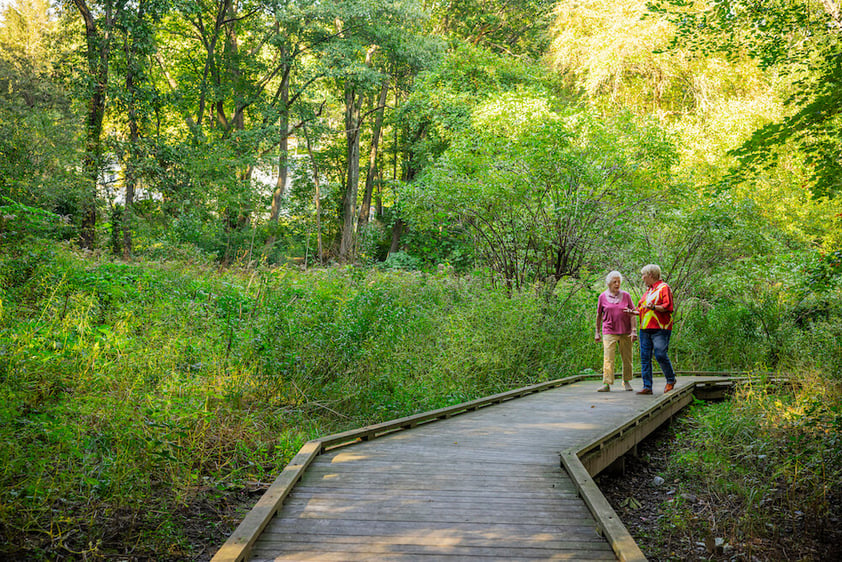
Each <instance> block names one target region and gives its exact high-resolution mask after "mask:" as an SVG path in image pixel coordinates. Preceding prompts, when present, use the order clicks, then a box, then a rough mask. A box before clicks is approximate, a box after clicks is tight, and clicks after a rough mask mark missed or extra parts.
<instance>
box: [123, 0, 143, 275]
mask: <svg viewBox="0 0 842 562" xmlns="http://www.w3.org/2000/svg"><path fill="white" fill-rule="evenodd" d="M143 12H144V2H143V0H140V1H139V2H138V8H137V18H138V21H143ZM136 44H137V39H130V36H129V34H128V33H127V34H126V40H125V45H124V48H125V53H126V93H127V94H128V95H129V115H128V117H129V150H128V153H127V158H126V161H125V163H124V167H125V170H126V185H125V187H126V201H125V207H124V210H123V224H122V227H123V259H124V260H128V259H130V258H131V256H132V223H133V218H134V217H133V206H134V195H135V189H136V186H137V184H138V181H139V180H138V177H137V167H136V165H135V164H136V161H137V159H138V145H139V144H140V128H139V127H138V123H137V99H136V94H137V92H136V89H135V74H136V64H137V60H136V54H137V48H136Z"/></svg>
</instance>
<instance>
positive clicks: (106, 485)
mask: <svg viewBox="0 0 842 562" xmlns="http://www.w3.org/2000/svg"><path fill="white" fill-rule="evenodd" d="M166 248H169V246H166ZM3 249H4V251H3V252H2V253H0V272H2V282H0V398H2V399H0V421H1V422H2V423H0V442H2V443H4V446H3V447H2V448H0V449H2V452H0V461H2V466H3V470H2V471H0V497H2V502H0V506H2V508H0V510H2V511H1V512H0V515H2V517H0V519H2V521H3V522H4V523H3V526H2V527H0V532H2V534H3V538H4V540H3V545H4V546H3V547H2V548H3V550H2V551H0V552H2V554H3V555H4V556H11V557H19V556H26V557H37V556H41V555H46V554H45V553H47V552H57V551H62V552H64V551H65V550H74V551H77V552H78V551H81V550H82V549H84V548H91V547H92V546H93V545H97V544H99V546H97V548H98V549H99V550H98V551H99V552H101V553H118V552H124V549H125V548H126V545H135V546H133V548H136V549H137V550H136V551H135V553H137V552H149V553H152V552H155V553H161V552H177V553H180V554H173V555H172V559H184V558H190V557H191V556H193V555H194V554H195V553H190V552H189V551H188V550H186V549H189V548H190V546H189V541H187V539H186V533H187V529H186V528H185V527H184V525H186V524H187V520H186V518H184V517H182V516H180V515H178V514H179V510H180V509H184V508H186V506H191V505H194V504H196V503H201V502H205V501H214V500H213V498H214V497H219V496H221V495H224V494H230V491H231V490H235V489H240V488H242V487H244V483H245V482H247V481H264V482H265V481H267V480H269V479H271V477H272V476H271V475H273V474H277V472H278V471H279V470H280V469H281V468H282V467H283V466H284V464H285V463H286V462H287V461H288V460H289V459H290V458H291V456H292V455H293V454H294V453H295V452H296V451H297V449H298V448H299V447H300V445H301V444H303V442H304V441H306V440H307V439H310V438H312V437H314V436H315V435H317V434H325V433H330V432H332V431H338V430H341V429H347V428H350V427H358V426H361V425H365V424H368V423H374V422H377V421H383V420H386V419H390V418H394V417H400V416H403V415H408V414H411V413H414V412H417V411H424V410H429V409H434V408H437V407H441V406H444V405H446V404H451V403H455V402H460V401H463V400H467V399H471V398H478V397H480V396H483V395H486V394H490V393H495V392H500V391H503V390H506V389H509V388H512V387H517V386H522V385H525V384H528V383H532V382H538V381H541V380H546V379H550V378H555V377H558V376H562V375H565V374H569V373H574V372H578V371H580V370H581V369H583V368H587V367H593V366H594V365H596V364H598V350H597V349H596V348H595V347H593V346H591V345H585V346H584V347H583V345H582V340H581V338H580V337H579V336H578V334H580V333H583V332H584V331H586V330H587V326H586V324H589V323H590V322H589V320H587V318H585V317H584V315H575V314H573V315H571V314H569V312H568V311H569V309H568V308H564V307H562V306H555V305H548V304H547V301H546V300H545V299H544V298H543V297H539V296H538V295H537V294H533V293H524V294H522V295H514V296H509V295H507V294H506V293H504V292H501V291H499V290H494V289H492V288H490V287H488V286H487V285H486V284H485V282H483V281H482V279H481V278H464V279H459V278H454V277H451V276H449V275H448V273H447V271H442V272H441V273H438V274H436V275H434V276H431V275H429V274H424V273H418V272H399V271H395V270H388V271H383V272H378V271H377V270H372V271H368V270H365V269H361V268H353V267H351V268H344V269H334V270H322V271H310V272H306V273H298V272H295V271H292V270H284V269H273V270H268V269H267V270H264V269H258V270H251V271H249V272H245V273H244V274H243V275H238V274H236V273H234V272H229V273H218V272H214V271H213V270H209V269H197V270H195V271H190V270H187V269H185V268H183V267H182V268H179V267H177V266H176V265H175V262H174V261H173V260H176V259H178V258H179V256H182V255H183V254H179V253H177V252H175V251H173V252H172V253H170V254H168V255H166V258H167V259H168V260H169V262H170V263H169V264H168V265H156V264H131V265H129V264H116V263H109V262H97V261H83V260H81V259H79V258H78V257H76V256H74V255H73V254H71V253H69V252H67V250H65V249H64V248H63V247H61V246H58V245H56V244H55V243H54V242H50V241H44V242H37V241H30V242H28V243H27V245H26V246H20V245H13V244H6V245H5V246H4V248H3ZM395 256H396V257H395V258H393V259H394V261H396V262H397V261H401V260H403V261H404V263H405V262H406V261H408V260H409V258H408V257H406V256H405V255H403V256H401V255H400V254H396V255H395ZM185 257H186V258H187V259H188V260H189V261H193V262H194V261H195V258H194V257H193V256H192V255H190V254H187V255H186V256H185ZM562 296H563V295H562ZM568 302H578V301H575V298H574V300H573V301H570V300H569V299H568ZM589 305H590V303H588V308H590V306H589ZM576 306H579V305H578V304H577V305H576ZM585 341H586V340H585ZM588 343H589V342H588ZM220 501H221V500H220ZM56 506H61V507H56ZM95 510H100V511H95ZM101 510H106V511H108V512H112V513H124V514H127V517H129V520H132V521H134V523H133V524H127V525H126V526H125V529H123V531H121V534H120V535H119V536H116V537H115V536H114V535H113V531H114V529H107V528H103V527H100V526H98V525H94V524H91V523H90V521H92V520H95V519H96V517H95V513H99V512H101ZM57 526H58V527H61V529H62V530H60V531H59V530H57V531H54V532H53V533H52V534H48V533H45V532H43V531H41V530H42V529H50V528H51V527H52V528H53V529H56V527H57ZM70 529H77V530H78V533H77V534H68V530H70ZM153 529H157V530H153ZM223 532H224V531H223ZM24 537H28V538H26V539H24ZM214 540H221V537H216V538H215V539H214ZM98 541H101V542H99V543H98ZM88 543H90V545H91V546H89V545H88ZM25 544H26V545H28V546H24V545H25ZM124 553H125V552H124ZM162 559H163V558H162Z"/></svg>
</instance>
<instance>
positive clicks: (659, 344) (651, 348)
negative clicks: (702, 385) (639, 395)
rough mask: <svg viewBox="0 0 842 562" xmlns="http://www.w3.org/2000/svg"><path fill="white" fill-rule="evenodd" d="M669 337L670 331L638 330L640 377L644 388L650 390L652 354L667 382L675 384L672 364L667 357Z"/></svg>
mask: <svg viewBox="0 0 842 562" xmlns="http://www.w3.org/2000/svg"><path fill="white" fill-rule="evenodd" d="M670 335H672V330H651V329H647V330H640V376H641V377H643V386H644V387H645V388H649V389H651V388H652V353H653V352H654V354H655V359H656V360H657V361H658V365H660V366H661V370H662V371H663V372H664V377H666V379H667V382H668V383H672V384H675V371H673V370H672V363H670V358H669V356H668V355H667V351H669V346H670Z"/></svg>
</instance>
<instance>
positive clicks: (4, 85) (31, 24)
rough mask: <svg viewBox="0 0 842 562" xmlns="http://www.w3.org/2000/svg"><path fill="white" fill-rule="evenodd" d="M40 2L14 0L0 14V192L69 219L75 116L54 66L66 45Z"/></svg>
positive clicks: (76, 183)
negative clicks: (0, 14) (17, 0)
mask: <svg viewBox="0 0 842 562" xmlns="http://www.w3.org/2000/svg"><path fill="white" fill-rule="evenodd" d="M48 7H49V5H48V2H46V1H44V0H21V1H19V2H16V3H14V4H11V5H9V6H7V7H6V8H5V9H4V10H3V14H2V21H0V195H4V196H6V197H8V198H10V199H12V200H14V201H17V202H19V203H22V204H25V205H32V206H35V207H39V208H42V209H46V210H48V211H51V212H55V213H59V214H61V215H62V216H65V217H68V218H73V219H75V218H76V217H77V216H78V209H79V208H80V205H81V203H82V201H81V195H82V190H83V187H82V182H81V176H80V174H79V173H78V172H77V170H76V163H78V162H79V161H80V158H81V156H82V151H81V150H80V146H79V144H80V143H79V135H80V133H81V128H80V125H81V123H80V121H79V120H78V119H77V118H76V113H75V106H74V102H73V96H72V92H71V90H70V88H69V87H68V83H67V82H66V81H65V80H64V79H63V78H64V77H63V76H62V75H61V74H60V72H57V70H61V68H62V66H61V65H59V64H58V61H59V60H62V59H63V58H64V57H66V56H67V55H68V53H69V52H70V51H71V49H72V45H71V44H69V43H67V42H66V41H65V40H66V36H65V34H63V33H62V32H61V29H60V25H59V21H58V19H57V18H55V17H53V16H50V14H49V13H48ZM71 60H72V59H71Z"/></svg>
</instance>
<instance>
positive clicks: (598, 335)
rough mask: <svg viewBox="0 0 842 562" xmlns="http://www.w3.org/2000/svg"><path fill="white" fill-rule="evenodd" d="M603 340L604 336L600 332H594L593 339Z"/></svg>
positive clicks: (596, 340)
mask: <svg viewBox="0 0 842 562" xmlns="http://www.w3.org/2000/svg"><path fill="white" fill-rule="evenodd" d="M601 340H602V336H601V335H600V334H599V332H596V333H594V335H593V341H595V342H597V343H599V342H600V341H601Z"/></svg>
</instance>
